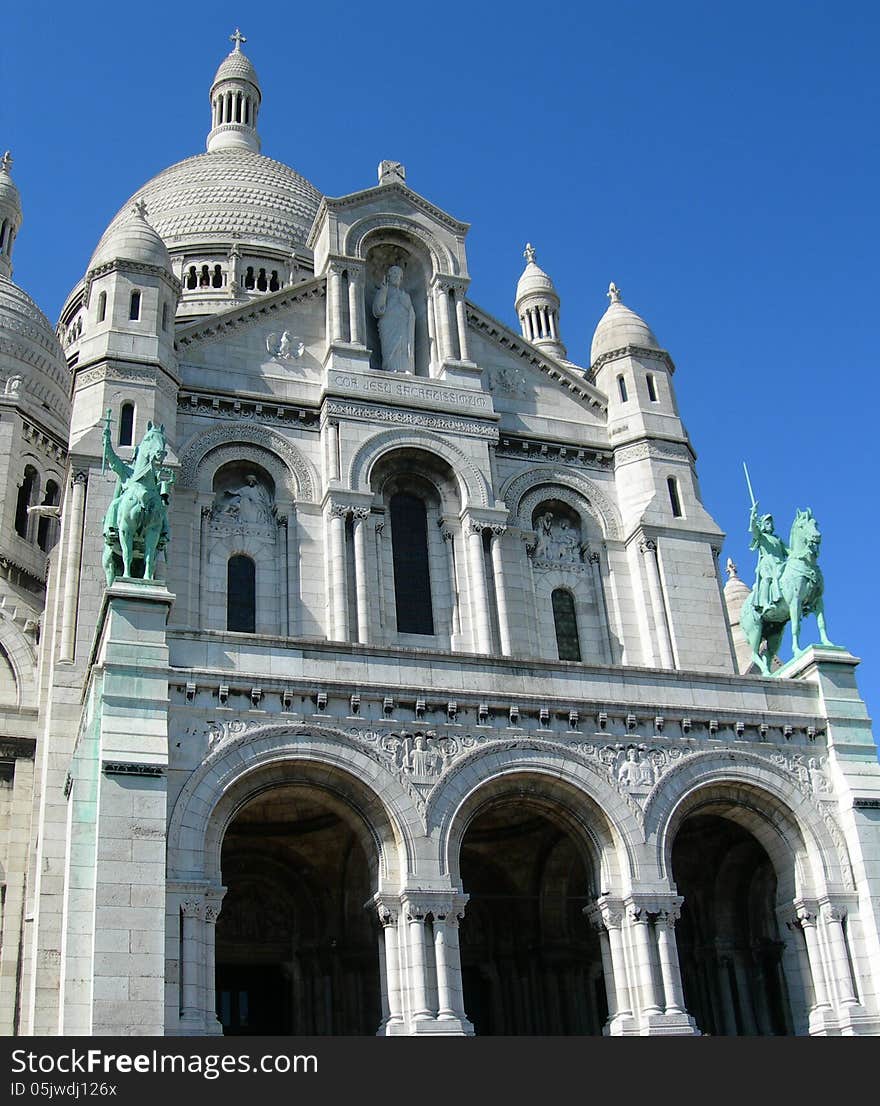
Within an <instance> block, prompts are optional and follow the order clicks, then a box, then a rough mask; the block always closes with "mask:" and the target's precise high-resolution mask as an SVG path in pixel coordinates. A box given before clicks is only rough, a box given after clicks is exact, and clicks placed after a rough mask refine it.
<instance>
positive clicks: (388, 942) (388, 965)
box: [379, 903, 403, 1033]
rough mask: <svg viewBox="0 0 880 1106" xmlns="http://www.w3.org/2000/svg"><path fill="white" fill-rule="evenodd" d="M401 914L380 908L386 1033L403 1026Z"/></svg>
mask: <svg viewBox="0 0 880 1106" xmlns="http://www.w3.org/2000/svg"><path fill="white" fill-rule="evenodd" d="M398 919H399V913H398V912H397V910H395V909H394V908H393V907H390V906H388V905H387V904H385V903H382V904H381V905H380V906H379V924H380V925H381V927H382V933H381V938H380V940H381V942H382V949H381V950H380V951H381V957H380V962H381V963H382V964H384V967H385V971H384V976H385V979H384V983H385V987H384V994H383V996H382V1014H383V1018H384V1019H385V1029H386V1033H392V1032H393V1031H394V1027H395V1026H402V1025H403V1002H402V996H401V986H400V948H399V940H400V929H399V927H398V924H397V923H398Z"/></svg>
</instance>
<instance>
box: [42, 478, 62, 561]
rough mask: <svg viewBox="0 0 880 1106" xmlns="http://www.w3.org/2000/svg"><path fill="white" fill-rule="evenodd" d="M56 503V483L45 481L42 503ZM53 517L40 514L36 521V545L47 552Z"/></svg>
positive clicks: (45, 504) (47, 505) (46, 504)
mask: <svg viewBox="0 0 880 1106" xmlns="http://www.w3.org/2000/svg"><path fill="white" fill-rule="evenodd" d="M57 504H58V485H57V484H56V483H55V481H54V480H47V481H46V494H45V495H44V496H43V505H44V506H46V507H55V506H57ZM53 521H54V519H52V518H50V517H49V516H48V515H42V516H41V517H40V520H39V522H38V523H37V545H38V546H39V547H40V549H42V550H43V552H44V553H48V552H49V545H50V543H51V537H52V523H53Z"/></svg>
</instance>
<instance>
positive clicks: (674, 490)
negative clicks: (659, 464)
mask: <svg viewBox="0 0 880 1106" xmlns="http://www.w3.org/2000/svg"><path fill="white" fill-rule="evenodd" d="M666 487H667V488H668V489H669V503H670V505H671V506H672V517H673V518H684V511H682V509H681V497H680V496H679V494H678V481H677V480H676V479H675V477H674V476H667V477H666Z"/></svg>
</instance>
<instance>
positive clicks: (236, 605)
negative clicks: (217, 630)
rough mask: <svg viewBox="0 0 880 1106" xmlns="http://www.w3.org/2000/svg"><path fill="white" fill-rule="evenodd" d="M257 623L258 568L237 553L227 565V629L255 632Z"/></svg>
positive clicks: (248, 632)
mask: <svg viewBox="0 0 880 1106" xmlns="http://www.w3.org/2000/svg"><path fill="white" fill-rule="evenodd" d="M256 625H257V569H256V565H255V564H254V562H253V561H252V560H251V559H250V557H245V556H244V555H243V554H241V553H236V554H235V556H234V557H230V558H229V561H228V563H227V565H226V629H227V630H237V631H238V632H239V633H242V634H253V633H255V632H256Z"/></svg>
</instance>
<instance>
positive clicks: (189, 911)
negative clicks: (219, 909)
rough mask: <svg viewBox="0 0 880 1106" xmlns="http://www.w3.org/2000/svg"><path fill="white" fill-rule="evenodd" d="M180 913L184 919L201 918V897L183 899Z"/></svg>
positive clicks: (202, 908)
mask: <svg viewBox="0 0 880 1106" xmlns="http://www.w3.org/2000/svg"><path fill="white" fill-rule="evenodd" d="M180 913H181V914H182V915H183V916H184V918H203V917H204V916H205V900H204V898H202V896H201V895H199V896H198V897H194V898H188V899H184V900H183V902H182V903H181V904H180Z"/></svg>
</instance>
